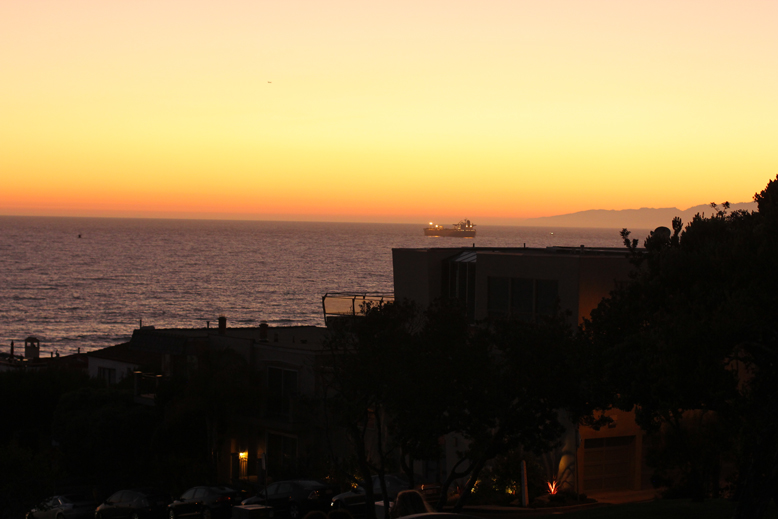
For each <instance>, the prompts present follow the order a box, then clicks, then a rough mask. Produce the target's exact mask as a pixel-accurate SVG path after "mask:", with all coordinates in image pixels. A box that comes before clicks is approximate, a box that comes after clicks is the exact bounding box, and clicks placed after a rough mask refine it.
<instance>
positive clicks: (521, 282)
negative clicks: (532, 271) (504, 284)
mask: <svg viewBox="0 0 778 519" xmlns="http://www.w3.org/2000/svg"><path fill="white" fill-rule="evenodd" d="M532 285H533V283H532V280H531V279H522V278H513V279H511V314H517V313H518V314H531V313H532V301H533V299H534V293H533V292H534V290H533V286H532Z"/></svg>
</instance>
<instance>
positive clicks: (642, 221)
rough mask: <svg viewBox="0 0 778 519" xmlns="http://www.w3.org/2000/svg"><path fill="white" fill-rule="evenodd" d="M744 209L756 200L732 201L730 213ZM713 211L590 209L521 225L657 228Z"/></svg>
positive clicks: (699, 207) (704, 208) (707, 208)
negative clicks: (679, 219)
mask: <svg viewBox="0 0 778 519" xmlns="http://www.w3.org/2000/svg"><path fill="white" fill-rule="evenodd" d="M740 209H744V210H747V211H755V210H756V203H755V202H742V203H737V204H731V205H730V207H729V212H732V211H737V210H740ZM712 212H713V209H712V208H711V206H710V204H705V205H697V206H694V207H690V208H689V209H685V210H681V209H678V208H677V207H662V208H652V207H642V208H640V209H621V210H609V209H590V210H588V211H578V212H577V213H569V214H560V215H557V216H542V217H539V218H527V219H526V220H522V222H521V225H531V226H537V227H608V228H624V227H626V228H628V229H629V228H634V229H653V228H654V227H658V226H660V225H664V226H665V227H670V223H671V222H672V221H673V218H675V217H676V216H680V217H681V219H682V220H683V222H684V225H685V224H686V223H688V222H690V221H691V219H692V218H694V215H696V214H698V213H699V214H704V215H710V214H711V213H712Z"/></svg>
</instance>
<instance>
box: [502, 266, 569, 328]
mask: <svg viewBox="0 0 778 519" xmlns="http://www.w3.org/2000/svg"><path fill="white" fill-rule="evenodd" d="M487 281H488V296H487V310H488V313H489V317H508V316H512V317H516V318H519V319H525V320H528V321H531V320H534V319H535V318H537V316H543V315H553V314H554V312H555V311H556V309H557V306H558V305H559V282H558V281H557V280H555V279H528V278H509V277H492V276H490V277H489V278H487Z"/></svg>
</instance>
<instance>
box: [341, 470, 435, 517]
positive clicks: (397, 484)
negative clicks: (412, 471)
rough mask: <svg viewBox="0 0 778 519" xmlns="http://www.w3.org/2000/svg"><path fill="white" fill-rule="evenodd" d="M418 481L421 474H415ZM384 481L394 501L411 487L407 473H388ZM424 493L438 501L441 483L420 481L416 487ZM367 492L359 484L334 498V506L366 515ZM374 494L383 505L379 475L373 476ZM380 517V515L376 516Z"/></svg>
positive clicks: (391, 499)
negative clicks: (431, 483)
mask: <svg viewBox="0 0 778 519" xmlns="http://www.w3.org/2000/svg"><path fill="white" fill-rule="evenodd" d="M414 477H415V478H416V480H417V481H420V480H421V479H422V478H421V477H420V476H414ZM384 482H385V483H386V494H387V496H388V497H389V501H390V502H394V500H395V499H397V494H399V493H400V492H402V491H403V490H408V489H410V488H411V486H410V484H409V481H408V479H407V477H406V476H405V474H386V475H385V476H384ZM415 488H416V489H417V490H418V491H419V492H421V493H422V495H423V496H424V498H425V499H427V500H428V501H436V500H437V496H438V495H439V492H440V486H439V485H430V484H422V483H419V484H417V485H416V487H415ZM366 494H367V492H366V491H365V488H364V484H362V485H357V486H356V487H355V488H353V489H352V490H349V491H348V492H343V493H342V494H338V495H336V496H334V497H333V498H332V505H331V506H332V508H334V509H339V508H345V509H346V510H348V511H349V512H351V515H353V516H355V517H362V516H364V515H365V498H366V497H367V496H366ZM373 495H374V497H375V501H376V504H377V505H379V506H383V500H384V496H383V493H382V492H381V481H380V480H379V479H378V476H377V475H374V476H373ZM376 517H378V516H376Z"/></svg>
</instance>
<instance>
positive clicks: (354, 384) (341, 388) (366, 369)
mask: <svg viewBox="0 0 778 519" xmlns="http://www.w3.org/2000/svg"><path fill="white" fill-rule="evenodd" d="M363 310H364V316H360V317H357V318H343V319H341V320H338V321H336V322H334V323H332V324H331V329H330V334H329V336H328V338H327V339H326V341H325V348H326V350H327V351H328V356H327V359H326V361H325V365H324V370H323V371H322V376H323V380H324V385H325V394H324V400H325V406H326V411H327V420H328V426H329V427H328V434H333V431H334V430H338V431H345V434H346V436H347V437H348V439H349V442H350V444H351V446H352V448H353V453H354V455H355V457H356V462H357V463H356V464H357V467H358V469H359V479H360V480H361V481H362V482H364V489H365V494H366V496H365V500H366V503H367V504H368V505H370V504H371V503H373V502H375V494H374V492H373V485H372V474H374V473H375V474H377V475H378V477H379V481H380V485H381V490H382V495H383V496H384V505H385V510H389V502H388V499H389V496H388V495H387V492H386V482H385V480H384V475H385V473H386V471H387V467H388V466H390V465H391V461H392V459H393V458H394V457H395V456H394V454H395V452H394V451H395V444H393V443H392V441H391V439H390V437H389V435H388V420H389V415H388V412H387V411H388V409H387V408H388V407H389V405H388V404H389V402H390V399H391V398H393V395H392V393H393V392H394V391H397V389H398V388H397V385H396V382H397V381H398V380H399V378H398V373H399V372H398V366H399V365H401V364H402V363H404V362H405V361H406V360H408V359H404V358H399V357H400V356H399V355H398V354H399V352H404V351H407V349H406V348H407V345H408V344H411V343H412V342H413V334H414V333H415V331H416V330H415V327H416V325H417V314H416V308H415V306H414V305H412V304H410V303H406V302H403V303H400V302H396V303H381V304H377V305H375V306H373V305H370V304H368V305H367V306H366V307H365V308H364V309H363ZM357 482H358V481H357ZM365 513H366V517H367V519H374V515H375V509H374V508H373V507H372V506H366V507H365Z"/></svg>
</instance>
